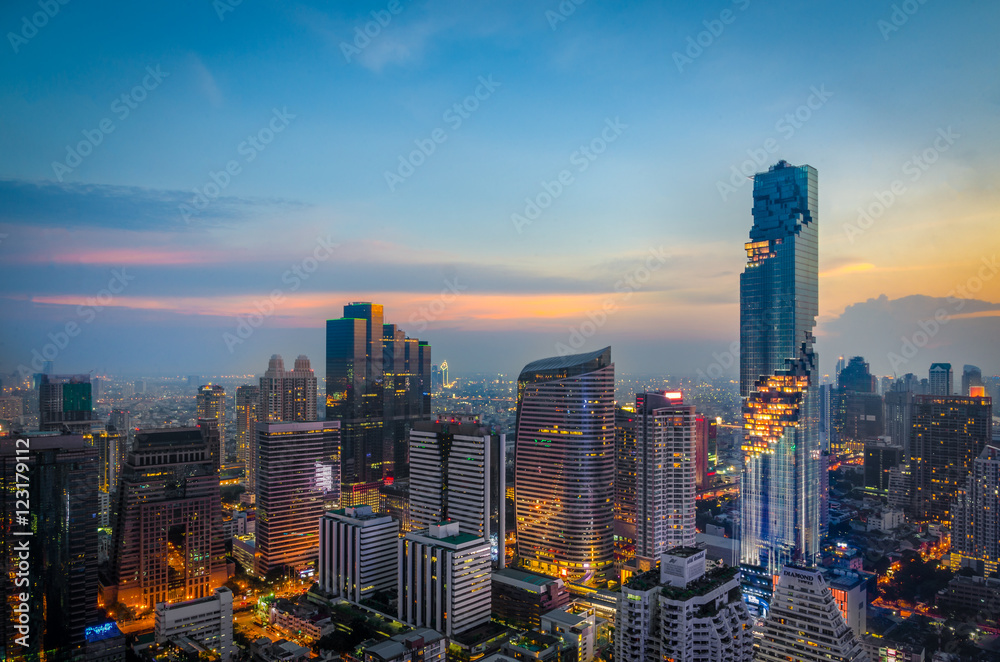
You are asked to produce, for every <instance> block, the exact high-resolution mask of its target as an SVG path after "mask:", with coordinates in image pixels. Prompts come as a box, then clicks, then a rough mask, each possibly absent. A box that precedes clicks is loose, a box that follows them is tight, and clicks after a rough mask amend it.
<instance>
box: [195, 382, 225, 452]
mask: <svg viewBox="0 0 1000 662" xmlns="http://www.w3.org/2000/svg"><path fill="white" fill-rule="evenodd" d="M196 397H197V414H198V420H200V421H207V420H212V419H214V420H216V421H218V425H217V428H218V430H219V440H218V442H219V450H218V451H217V453H218V456H219V463H220V465H222V464H225V463H226V389H224V388H223V387H222V386H220V385H219V384H205V385H204V386H200V387H198V395H197V396H196Z"/></svg>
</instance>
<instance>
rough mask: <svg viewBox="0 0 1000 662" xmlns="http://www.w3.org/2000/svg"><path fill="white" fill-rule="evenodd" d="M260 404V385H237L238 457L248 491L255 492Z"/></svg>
mask: <svg viewBox="0 0 1000 662" xmlns="http://www.w3.org/2000/svg"><path fill="white" fill-rule="evenodd" d="M259 405H260V387H259V386H250V385H243V386H237V387H236V459H237V460H238V461H239V463H240V464H242V465H243V476H244V484H245V486H246V490H247V492H249V493H250V494H253V493H254V488H255V483H254V479H255V477H256V474H255V469H256V462H257V457H256V456H257V444H256V441H257V440H256V437H257V431H256V430H257V428H256V424H257V417H258V413H257V412H258V407H259Z"/></svg>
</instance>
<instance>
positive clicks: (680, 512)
mask: <svg viewBox="0 0 1000 662" xmlns="http://www.w3.org/2000/svg"><path fill="white" fill-rule="evenodd" d="M635 415H636V426H635V446H636V490H635V492H636V494H635V499H636V539H635V553H636V556H639V557H642V558H644V559H647V560H649V561H651V562H654V563H655V561H656V559H658V558H660V555H661V554H663V553H664V552H666V551H667V550H668V549H672V548H674V547H694V544H695V533H696V532H695V493H696V478H695V421H694V419H695V412H694V405H685V404H684V403H683V399H682V397H681V394H680V392H666V393H639V394H637V395H636V396H635Z"/></svg>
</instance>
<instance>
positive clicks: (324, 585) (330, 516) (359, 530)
mask: <svg viewBox="0 0 1000 662" xmlns="http://www.w3.org/2000/svg"><path fill="white" fill-rule="evenodd" d="M398 564H399V522H398V521H396V520H394V519H393V518H391V517H389V516H388V515H379V514H376V513H374V512H372V508H371V506H356V507H354V508H342V509H341V510H335V511H331V512H328V513H326V514H325V515H323V518H322V519H321V520H320V523H319V586H320V588H321V589H323V590H324V591H326V592H328V593H332V594H333V595H336V596H340V597H343V598H346V599H348V600H351V601H353V602H361V600H362V599H363V598H365V597H367V596H368V594H370V593H373V592H375V591H381V590H386V589H393V588H395V587H396V579H397V566H398Z"/></svg>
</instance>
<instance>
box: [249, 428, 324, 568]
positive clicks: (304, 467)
mask: <svg viewBox="0 0 1000 662" xmlns="http://www.w3.org/2000/svg"><path fill="white" fill-rule="evenodd" d="M339 452H340V423H339V422H337V421H319V422H312V423H258V424H257V532H256V545H257V548H256V555H257V557H256V561H257V566H256V572H257V574H258V576H264V575H266V574H267V573H268V572H270V571H272V570H275V569H280V570H282V571H284V572H286V573H297V574H298V576H300V577H307V576H311V575H313V574H315V566H316V558H317V556H318V554H319V520H320V517H322V515H323V503H324V500H325V499H328V498H330V497H329V495H330V493H331V492H337V495H336V496H337V498H339V489H340V475H339V470H340V457H339ZM334 500H336V499H334Z"/></svg>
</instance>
